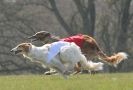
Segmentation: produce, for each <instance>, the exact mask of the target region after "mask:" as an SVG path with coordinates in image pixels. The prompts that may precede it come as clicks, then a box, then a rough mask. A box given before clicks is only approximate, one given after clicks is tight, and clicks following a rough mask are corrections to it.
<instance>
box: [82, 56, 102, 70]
mask: <svg viewBox="0 0 133 90" xmlns="http://www.w3.org/2000/svg"><path fill="white" fill-rule="evenodd" d="M80 63H81V66H82V67H83V69H87V70H91V71H99V70H103V65H104V64H103V63H102V62H97V63H96V62H92V61H87V59H86V58H85V56H84V55H82V60H81V61H80Z"/></svg>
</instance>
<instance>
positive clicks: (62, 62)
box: [11, 42, 103, 77]
mask: <svg viewBox="0 0 133 90" xmlns="http://www.w3.org/2000/svg"><path fill="white" fill-rule="evenodd" d="M65 43H66V42H65ZM25 46H26V47H29V48H28V50H26V51H25ZM50 47H51V44H46V45H44V46H42V47H36V46H34V45H32V44H29V43H22V44H19V45H18V46H16V47H15V48H13V49H12V50H11V51H12V52H17V51H18V50H21V52H19V53H17V54H22V55H24V56H25V57H27V58H28V59H31V60H32V61H35V62H36V61H39V62H41V63H42V64H44V65H46V66H47V67H49V68H53V69H55V70H56V71H58V72H59V73H61V74H62V75H63V76H64V77H66V75H68V74H70V73H71V72H73V71H74V66H75V65H76V63H77V62H80V63H81V65H82V67H83V68H84V69H88V70H90V69H91V70H92V69H93V70H94V71H95V70H101V67H103V64H99V65H96V64H93V63H90V62H87V60H86V58H85V56H84V55H83V54H82V53H81V51H80V48H79V47H78V46H77V45H75V44H74V43H69V44H68V45H66V46H64V47H61V50H60V53H59V54H57V55H56V56H55V57H54V58H52V60H51V61H50V62H49V63H48V62H47V55H48V52H49V48H50ZM66 64H67V65H66Z"/></svg>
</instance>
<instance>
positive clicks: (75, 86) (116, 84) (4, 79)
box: [0, 73, 133, 90]
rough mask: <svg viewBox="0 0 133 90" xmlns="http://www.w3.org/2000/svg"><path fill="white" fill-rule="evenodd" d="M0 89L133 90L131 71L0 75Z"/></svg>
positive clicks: (132, 74)
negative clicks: (73, 74) (67, 74)
mask: <svg viewBox="0 0 133 90" xmlns="http://www.w3.org/2000/svg"><path fill="white" fill-rule="evenodd" d="M0 90H133V73H117V74H96V75H75V76H71V77H70V78H69V79H67V80H65V79H63V78H62V77H61V76H58V75H57V76H55V75H53V76H45V75H20V76H0Z"/></svg>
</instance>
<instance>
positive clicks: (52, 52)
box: [48, 41, 69, 62]
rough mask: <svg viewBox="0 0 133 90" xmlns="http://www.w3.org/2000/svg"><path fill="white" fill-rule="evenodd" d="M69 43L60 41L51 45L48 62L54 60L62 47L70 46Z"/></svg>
mask: <svg viewBox="0 0 133 90" xmlns="http://www.w3.org/2000/svg"><path fill="white" fill-rule="evenodd" d="M68 44H69V43H68V42H64V41H58V42H54V43H52V44H51V47H50V49H49V52H48V62H50V61H51V60H52V58H54V57H55V56H56V55H57V54H58V53H59V52H60V49H61V47H63V46H66V45H68Z"/></svg>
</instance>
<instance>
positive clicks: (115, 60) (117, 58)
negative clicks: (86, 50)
mask: <svg viewBox="0 0 133 90" xmlns="http://www.w3.org/2000/svg"><path fill="white" fill-rule="evenodd" d="M84 37H85V40H86V42H89V45H90V46H91V47H92V48H93V51H95V52H96V56H98V57H99V58H100V59H102V60H103V61H105V62H107V63H109V64H111V65H114V66H117V65H118V64H119V63H120V62H121V61H123V60H125V59H127V56H128V55H127V54H126V53H125V52H119V53H117V54H114V55H112V56H107V55H106V54H105V53H104V52H103V51H102V50H101V49H100V47H99V45H98V44H97V42H96V41H95V39H94V38H92V37H90V36H87V35H84Z"/></svg>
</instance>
